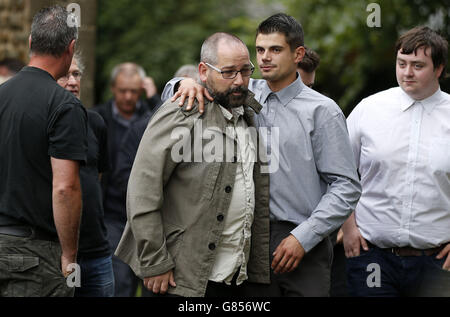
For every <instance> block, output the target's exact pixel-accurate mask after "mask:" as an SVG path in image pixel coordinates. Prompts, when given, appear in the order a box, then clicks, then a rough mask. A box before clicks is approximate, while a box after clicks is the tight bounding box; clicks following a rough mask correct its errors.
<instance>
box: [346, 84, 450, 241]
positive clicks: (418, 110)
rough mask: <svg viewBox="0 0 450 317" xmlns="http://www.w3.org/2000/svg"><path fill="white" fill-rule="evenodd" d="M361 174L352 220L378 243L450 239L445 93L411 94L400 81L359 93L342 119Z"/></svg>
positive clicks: (449, 124)
mask: <svg viewBox="0 0 450 317" xmlns="http://www.w3.org/2000/svg"><path fill="white" fill-rule="evenodd" d="M347 125H348V130H349V134H350V141H351V143H352V147H353V152H354V154H355V157H356V161H357V165H358V169H359V172H360V174H361V185H362V189H363V192H362V196H361V198H360V200H359V203H358V205H357V207H356V211H355V216H356V223H357V225H358V227H359V229H360V232H361V234H362V236H363V237H364V238H365V239H367V240H368V241H370V242H371V243H373V244H375V245H376V246H378V247H381V248H388V247H403V246H412V247H414V248H418V249H427V248H433V247H437V246H440V245H441V244H444V243H446V242H449V241H450V95H449V94H447V93H444V92H442V91H441V90H440V89H438V90H437V91H436V92H435V93H434V94H433V95H432V96H430V97H428V98H426V99H424V100H421V101H416V100H414V99H412V98H411V97H409V96H408V95H407V94H406V93H405V92H404V91H403V90H402V89H401V88H400V87H397V88H392V89H389V90H385V91H382V92H380V93H377V94H375V95H372V96H370V97H368V98H366V99H364V100H362V101H361V102H360V103H359V104H358V105H357V106H356V108H355V109H354V110H353V112H352V113H351V114H350V116H349V118H348V120H347Z"/></svg>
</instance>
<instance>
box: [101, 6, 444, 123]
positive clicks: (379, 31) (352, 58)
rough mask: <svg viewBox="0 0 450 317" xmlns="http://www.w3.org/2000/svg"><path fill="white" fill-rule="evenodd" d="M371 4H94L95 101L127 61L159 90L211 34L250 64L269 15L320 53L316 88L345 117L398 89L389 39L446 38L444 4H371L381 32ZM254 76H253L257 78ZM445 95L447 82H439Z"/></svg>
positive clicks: (103, 96)
mask: <svg viewBox="0 0 450 317" xmlns="http://www.w3.org/2000/svg"><path fill="white" fill-rule="evenodd" d="M375 1H376V0H373V1H372V0H357V1H348V0H278V1H271V0H247V1H235V0H208V1H205V0H189V1H187V0H162V1H161V0H98V2H99V5H98V8H99V10H98V11H99V12H98V35H97V39H98V46H97V69H98V70H99V71H98V73H97V78H96V89H97V93H96V96H97V102H99V101H102V100H105V99H106V97H108V95H109V94H110V93H109V89H108V88H109V84H108V81H109V73H110V71H111V69H112V68H113V67H114V65H116V64H118V63H121V62H124V61H133V62H136V63H138V64H140V65H142V66H143V67H144V69H145V70H146V71H147V72H148V73H149V75H150V76H151V77H153V78H154V80H155V82H156V84H157V86H158V88H159V90H160V91H161V90H162V88H163V87H164V84H165V83H166V82H167V80H169V79H170V78H172V76H173V74H174V73H175V71H176V70H177V69H178V67H180V66H181V65H183V64H187V63H197V62H198V60H199V52H200V46H201V44H202V42H203V40H204V39H205V38H206V37H207V36H208V35H210V34H212V33H213V32H217V31H225V32H231V33H233V34H235V35H237V36H239V37H240V38H241V39H242V40H243V41H244V42H245V43H246V44H247V46H248V47H249V50H250V54H251V56H252V57H253V61H254V62H255V60H254V59H255V30H256V27H257V26H258V24H259V23H260V22H261V21H262V20H263V19H265V18H267V17H268V16H270V15H271V14H273V13H275V12H278V11H283V12H286V13H287V14H290V15H292V16H294V17H295V18H296V19H298V20H299V21H300V22H301V24H302V25H303V28H304V30H305V43H306V45H307V46H309V47H310V48H312V49H314V50H316V51H317V52H318V53H319V54H320V56H321V63H320V66H319V69H318V71H317V79H316V82H317V84H316V89H317V90H318V91H320V92H322V93H324V94H326V95H328V96H330V97H331V98H332V99H334V100H336V101H337V102H338V104H339V105H340V106H341V108H342V109H343V110H344V112H345V113H346V114H348V113H349V112H350V111H351V110H352V109H353V107H354V106H355V105H356V104H357V103H358V102H359V101H360V100H361V99H362V98H364V97H366V96H368V95H370V94H373V93H375V92H377V91H381V90H384V89H387V88H389V87H393V86H396V85H397V82H396V79H395V54H396V53H395V52H394V47H395V42H396V40H397V38H398V36H399V35H400V34H401V33H403V31H406V30H408V29H410V28H412V27H414V26H416V25H420V24H429V25H431V26H432V27H433V28H434V29H439V30H440V32H441V34H442V35H443V36H445V37H446V38H447V39H449V35H450V23H449V22H450V9H449V7H448V1H449V0H433V1H429V0H378V1H376V3H378V4H379V5H380V8H381V27H368V25H367V18H368V16H369V15H370V14H371V13H372V12H368V11H367V10H366V9H367V6H368V5H369V4H370V3H372V2H375ZM258 76H259V72H258V71H256V72H255V75H254V77H258ZM441 88H442V90H444V91H447V92H449V91H450V80H446V81H444V82H443V83H442V84H441Z"/></svg>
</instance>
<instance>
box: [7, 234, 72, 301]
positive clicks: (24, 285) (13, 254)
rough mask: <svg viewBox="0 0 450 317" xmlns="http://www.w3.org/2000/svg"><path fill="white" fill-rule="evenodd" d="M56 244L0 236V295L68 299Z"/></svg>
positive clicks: (58, 246)
mask: <svg viewBox="0 0 450 317" xmlns="http://www.w3.org/2000/svg"><path fill="white" fill-rule="evenodd" d="M74 291H75V289H74V288H73V287H69V286H67V283H66V279H65V278H64V276H63V274H62V271H61V247H60V245H59V243H58V242H53V241H44V240H35V239H31V238H22V237H15V236H9V235H3V234H0V296H2V297H5V296H8V297H47V296H55V297H70V296H73V294H74Z"/></svg>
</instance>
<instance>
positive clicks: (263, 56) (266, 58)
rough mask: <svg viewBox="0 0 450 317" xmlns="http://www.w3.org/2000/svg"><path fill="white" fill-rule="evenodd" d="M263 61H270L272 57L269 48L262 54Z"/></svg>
mask: <svg viewBox="0 0 450 317" xmlns="http://www.w3.org/2000/svg"><path fill="white" fill-rule="evenodd" d="M261 58H262V60H263V61H270V60H271V59H272V58H271V56H270V52H269V50H265V51H264V53H263V54H262V56H261Z"/></svg>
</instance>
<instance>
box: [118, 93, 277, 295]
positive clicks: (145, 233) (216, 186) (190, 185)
mask: <svg viewBox="0 0 450 317" xmlns="http://www.w3.org/2000/svg"><path fill="white" fill-rule="evenodd" d="M260 109H261V105H260V104H259V103H257V102H256V100H254V99H253V94H251V93H249V97H248V98H247V101H246V103H245V105H244V110H245V113H244V119H245V120H246V122H247V124H248V126H249V127H254V121H253V120H254V119H253V118H254V111H256V112H259V111H260ZM199 122H201V130H202V132H204V131H206V130H208V132H211V131H216V132H218V133H219V134H222V136H223V135H224V133H225V131H226V127H227V124H229V123H227V121H226V119H225V118H224V116H223V113H222V111H221V109H220V107H219V106H218V105H217V104H215V103H209V102H207V103H206V104H205V111H204V113H203V114H200V112H199V111H198V109H197V106H195V107H194V109H193V110H191V111H186V110H185V108H184V107H183V108H180V107H179V106H178V104H177V103H171V102H170V101H168V102H166V103H165V104H164V105H162V106H161V107H160V109H159V110H158V111H157V112H156V113H155V115H154V116H153V117H152V119H151V121H150V123H149V125H148V127H147V129H146V131H145V133H144V136H143V137H142V140H141V143H140V145H139V149H138V151H137V154H136V159H135V162H134V165H133V168H132V171H131V175H130V179H129V182H128V192H127V218H128V221H127V224H126V227H125V230H124V233H123V235H122V238H121V241H120V243H119V245H118V247H117V250H116V252H115V254H116V256H118V257H119V258H120V259H122V260H123V261H124V262H125V263H127V264H129V265H130V267H131V268H132V269H133V271H134V272H135V273H136V275H137V276H139V277H140V278H142V279H143V278H145V277H151V276H155V275H159V274H163V273H165V272H167V271H169V270H171V269H173V271H174V279H175V283H176V284H177V286H176V287H174V288H172V287H171V288H169V293H171V294H177V295H181V296H186V297H200V296H204V294H205V290H206V285H207V283H208V279H209V276H210V272H211V270H212V267H213V264H214V261H215V256H216V246H217V245H218V244H219V243H220V239H221V234H222V231H223V229H224V223H225V221H224V219H225V217H226V215H227V211H228V209H229V205H230V201H231V195H232V192H233V185H234V183H235V175H236V168H237V164H235V163H234V162H233V160H229V159H228V161H227V160H225V155H226V153H225V152H226V151H225V150H224V151H223V152H224V153H223V157H224V159H223V160H222V161H220V160H219V162H216V161H214V162H211V163H208V162H205V160H203V159H201V160H199V159H198V142H199V140H200V146H201V147H205V145H206V144H207V143H208V142H210V141H211V140H202V138H201V137H198V135H197V137H195V134H196V133H197V134H198V132H199V130H200V129H199V128H198V124H199ZM194 127H197V128H194ZM178 132H183V133H182V134H181V135H182V137H181V138H180V135H177V133H178ZM183 137H184V139H183ZM256 138H257V136H255V138H254V139H253V142H254V144H255V145H257V144H258V140H256ZM224 139H225V138H224ZM180 140H181V141H180ZM182 140H184V141H182ZM234 142H235V144H234V156H233V155H232V156H231V157H234V158H235V157H237V156H236V148H237V145H236V140H235V141H234ZM180 144H183V145H184V147H180ZM261 144H262V143H261ZM189 145H191V151H190V152H191V153H189V150H188V149H189ZM200 152H201V151H200ZM258 152H261V151H260V150H259V151H258ZM174 153H175V155H174ZM180 153H181V154H182V155H184V158H185V159H184V160H182V161H181V162H180V160H179V159H178V158H176V157H177V155H179V154H180ZM261 154H262V153H259V155H258V160H257V162H255V164H254V171H253V179H254V183H255V210H254V221H253V224H252V228H251V230H252V239H251V249H250V258H249V262H248V266H247V274H248V278H249V281H251V282H255V283H265V284H268V283H270V271H269V270H270V264H269V174H267V173H261V168H262V167H263V166H264V165H267V163H266V160H262V159H260V158H259V156H260V155H261ZM195 156H196V157H195ZM174 157H175V158H176V159H174ZM227 157H229V155H228V156H227ZM186 158H187V159H186ZM200 158H201V156H200ZM266 167H267V166H266Z"/></svg>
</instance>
